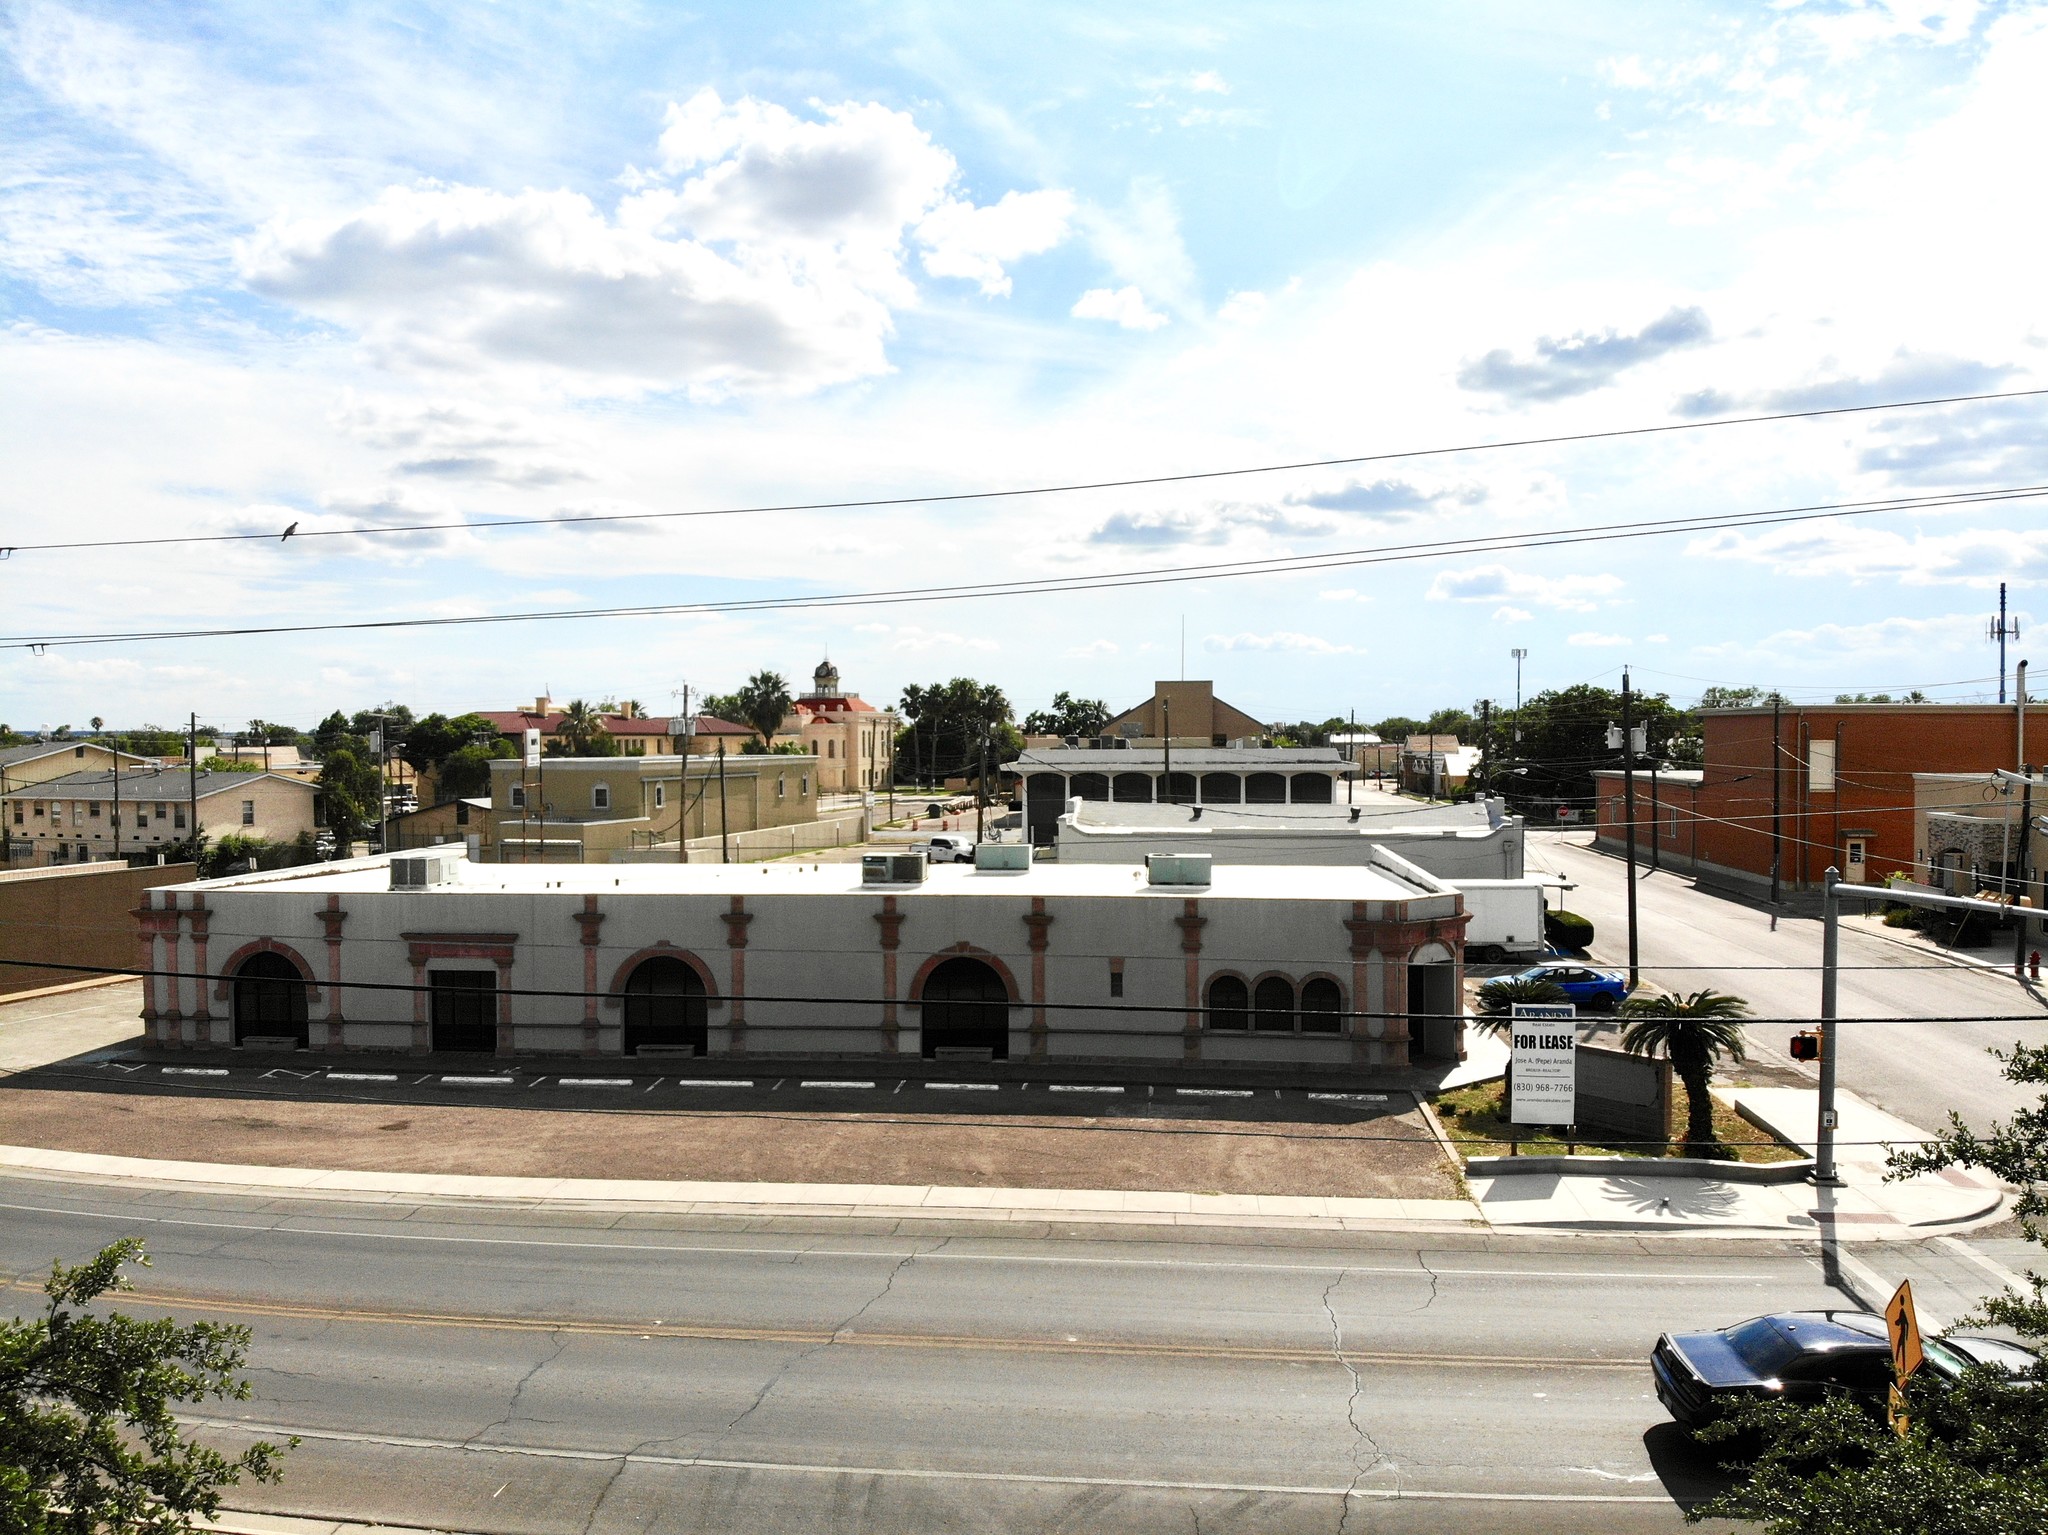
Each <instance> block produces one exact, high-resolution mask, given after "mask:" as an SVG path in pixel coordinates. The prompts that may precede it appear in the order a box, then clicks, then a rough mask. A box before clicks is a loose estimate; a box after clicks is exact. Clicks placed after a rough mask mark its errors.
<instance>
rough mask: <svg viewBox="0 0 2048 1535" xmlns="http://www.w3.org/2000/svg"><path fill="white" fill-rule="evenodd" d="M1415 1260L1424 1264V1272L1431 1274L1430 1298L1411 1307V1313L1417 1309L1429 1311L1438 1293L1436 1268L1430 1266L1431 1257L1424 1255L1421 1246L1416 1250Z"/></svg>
mask: <svg viewBox="0 0 2048 1535" xmlns="http://www.w3.org/2000/svg"><path fill="white" fill-rule="evenodd" d="M1415 1261H1416V1262H1417V1263H1418V1264H1420V1265H1421V1266H1422V1272H1423V1273H1425V1274H1427V1275H1428V1276H1429V1299H1428V1300H1426V1301H1424V1302H1423V1303H1422V1304H1421V1305H1419V1306H1415V1307H1411V1308H1410V1310H1411V1314H1412V1313H1413V1312H1415V1311H1427V1310H1428V1309H1429V1308H1430V1307H1431V1306H1434V1305H1435V1304H1436V1294H1437V1274H1436V1270H1435V1269H1433V1268H1431V1267H1430V1266H1429V1259H1428V1258H1426V1257H1425V1256H1423V1252H1422V1249H1421V1248H1419V1247H1418V1248H1417V1249H1416V1250H1415Z"/></svg>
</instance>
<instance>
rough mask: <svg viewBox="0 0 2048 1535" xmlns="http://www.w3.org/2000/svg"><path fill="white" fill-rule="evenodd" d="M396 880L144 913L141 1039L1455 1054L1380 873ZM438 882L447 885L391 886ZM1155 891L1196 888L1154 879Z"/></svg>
mask: <svg viewBox="0 0 2048 1535" xmlns="http://www.w3.org/2000/svg"><path fill="white" fill-rule="evenodd" d="M1013 851H1015V852H1021V851H1022V850H1021V849H1014V850H1013ZM443 854H446V855H448V856H447V857H446V860H445V862H443V861H442V860H441V856H440V855H443ZM990 856H1000V852H999V850H991V854H990ZM412 860H424V863H422V864H421V865H420V866H419V868H420V869H423V870H425V873H420V872H417V871H415V872H413V873H411V874H406V873H401V872H400V871H399V870H396V869H394V867H393V866H392V861H391V860H386V859H362V860H357V861H354V862H352V863H347V864H331V865H325V866H315V867H311V868H307V869H295V870H285V871H280V872H278V873H276V874H260V875H248V876H243V877H239V878H235V879H227V880H212V881H208V882H205V883H202V884H195V885H185V886H179V887H175V888H165V889H161V890H154V891H151V892H150V893H149V894H148V896H147V897H146V898H145V901H144V903H143V906H142V908H141V910H140V914H139V920H140V923H141V940H142V949H143V958H144V963H145V967H146V968H148V969H151V970H153V971H155V972H158V974H157V975H156V976H155V978H154V979H152V980H151V981H150V982H149V984H148V988H147V993H146V1003H145V1012H144V1018H145V1020H146V1023H147V1026H148V1030H149V1033H150V1036H151V1038H152V1039H153V1040H155V1041H156V1042H158V1043H160V1044H163V1045H167V1046H186V1047H192V1048H202V1049H232V1048H236V1047H238V1046H239V1047H248V1046H251V1045H252V1044H261V1045H265V1046H269V1047H280V1046H282V1047H292V1046H296V1047H298V1048H304V1049H312V1050H321V1051H343V1050H347V1051H376V1050H386V1051H393V1052H411V1053H426V1052H429V1051H448V1050H474V1051H487V1052H490V1053H492V1054H495V1055H498V1056H514V1055H521V1054H528V1053H548V1054H566V1055H573V1056H599V1057H602V1056H614V1057H615V1056H621V1055H627V1054H631V1055H643V1054H655V1053H677V1054H683V1055H691V1054H712V1055H720V1056H741V1057H770V1058H772V1057H774V1056H777V1055H784V1056H788V1055H835V1056H846V1057H855V1058H882V1057H898V1056H909V1057H916V1056H919V1055H925V1056H934V1055H950V1054H954V1053H971V1054H979V1055H980V1056H982V1057H983V1058H988V1057H991V1056H992V1057H995V1058H1007V1059H1038V1060H1066V1061H1084V1060H1101V1061H1124V1060H1157V1061H1173V1062H1188V1063H1199V1062H1213V1063H1217V1064H1219V1065H1223V1066H1229V1065H1232V1064H1239V1063H1294V1064H1316V1063H1323V1064H1328V1065H1330V1066H1332V1067H1339V1066H1341V1067H1347V1068H1358V1067H1381V1066H1384V1067H1389V1068H1400V1067H1404V1066H1406V1065H1407V1064H1408V1063H1409V1061H1410V1060H1411V1058H1419V1057H1421V1056H1425V1055H1427V1056H1434V1057H1451V1058H1454V1057H1456V1056H1457V1055H1458V1054H1459V1053H1461V1050H1462V1044H1463V1039H1462V1025H1461V1024H1460V1023H1459V1022H1458V1020H1457V1013H1458V999H1459V996H1460V990H1459V980H1460V969H1459V959H1458V956H1459V952H1460V935H1461V931H1462V929H1463V926H1464V923H1465V920H1466V919H1465V916H1464V913H1463V910H1462V906H1461V902H1460V899H1459V897H1458V895H1457V893H1456V891H1455V890H1452V889H1451V888H1449V887H1448V886H1446V885H1444V884H1442V883H1441V882H1439V881H1437V880H1435V879H1433V878H1432V877H1431V876H1430V875H1428V874H1427V873H1425V872H1424V871H1422V870H1421V869H1418V868H1415V867H1414V866H1413V865H1409V864H1405V863H1403V862H1402V861H1401V860H1399V859H1397V858H1392V857H1390V856H1388V857H1382V858H1381V859H1380V860H1378V861H1377V862H1376V863H1374V864H1373V865H1371V866H1367V867H1346V868H1298V867H1289V868H1247V867H1216V868H1213V869H1211V868H1209V867H1208V866H1207V864H1206V861H1204V860H1199V859H1191V860H1184V861H1175V862H1156V863H1155V866H1154V868H1153V869H1151V870H1148V869H1146V868H1144V867H1138V868H1132V867H1125V866H1105V865H1092V866H1072V865H1059V864H1046V863H1040V864H1036V865H1030V866H1025V867H1019V868H1016V869H1009V870H997V869H986V868H966V867H957V866H956V867H945V866H941V867H932V868H930V869H928V870H925V869H924V866H923V865H922V864H921V863H920V862H919V861H918V860H917V859H916V858H915V856H913V857H911V858H910V859H908V860H905V861H903V862H901V863H892V864H891V866H890V867H889V868H887V869H878V870H874V871H864V870H863V868H862V866H861V865H858V864H847V863H827V864H817V865H806V864H794V863H776V864H769V865H706V864H691V865H666V864H664V865H648V864H641V865H620V864H607V865H563V866H546V865H533V866H521V865H516V864H484V865H477V864H471V863H469V862H467V860H465V859H463V858H461V857H460V849H459V848H450V849H434V850H430V852H429V853H424V854H406V855H400V857H399V859H398V860H397V863H398V864H399V865H401V866H403V867H404V868H406V869H412V868H413V867H414V866H413V864H412V862H411V861H412ZM437 870H439V871H443V872H445V875H446V882H445V883H438V884H433V883H430V884H426V885H424V886H423V887H415V888H395V881H399V880H402V879H407V878H413V879H418V878H427V877H439V876H438V874H436V871H437ZM913 871H921V872H922V873H923V874H924V876H925V877H923V878H921V879H916V878H907V879H905V880H904V881H903V882H902V883H871V882H869V879H870V877H871V875H872V874H877V873H900V874H904V875H909V874H911V873H912V872H913ZM1177 878H1180V879H1189V880H1194V881H1198V882H1181V883H1169V882H1160V881H1169V880H1174V879H1177ZM176 972H184V973H188V974H192V975H196V976H202V977H204V978H205V979H203V980H199V981H195V980H188V979H176V978H174V973H176ZM387 987H388V988H392V989H379V988H387ZM1424 1015H1434V1016H1430V1017H1429V1018H1428V1021H1426V1022H1425V1021H1423V1019H1424ZM1411 1018H1412V1019H1414V1020H1415V1025H1414V1027H1413V1028H1411Z"/></svg>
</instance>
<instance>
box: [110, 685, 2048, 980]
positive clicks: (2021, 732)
mask: <svg viewBox="0 0 2048 1535" xmlns="http://www.w3.org/2000/svg"><path fill="white" fill-rule="evenodd" d="M2012 693H2013V702H2014V704H2015V705H2016V706H2017V707H2016V708H2015V710H2014V713H2015V714H2017V715H2018V717H2019V718H2018V726H2017V733H2018V737H2019V757H2020V777H2022V778H2023V779H2025V780H2026V782H2025V783H2023V784H2022V785H2021V786H2020V850H2019V860H2018V869H2017V872H2018V874H2019V889H2017V890H2016V891H2014V892H2013V899H2012V973H2013V974H2014V975H2018V976H2024V975H2025V974H2026V973H2027V912H2026V908H2025V907H2024V906H2022V905H2021V904H2020V903H2021V902H2022V901H2024V900H2025V899H2026V897H2027V847H2028V844H2029V843H2031V842H2032V841H2033V840H2034V773H2033V769H2031V768H2029V767H2028V766H2027V762H2026V757H2027V663H2026V662H2024V661H2022V662H2020V665H2019V671H2018V673H2017V674H2016V675H2015V676H2014V678H2013V690H2012ZM114 765H115V767H116V768H118V767H119V766H120V759H119V758H118V757H117V758H115V760H114Z"/></svg>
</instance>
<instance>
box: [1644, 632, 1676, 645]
mask: <svg viewBox="0 0 2048 1535" xmlns="http://www.w3.org/2000/svg"><path fill="white" fill-rule="evenodd" d="M1643 643H1644V644H1646V645H1669V644H1670V643H1671V636H1670V635H1668V634H1646V635H1644V636H1643Z"/></svg>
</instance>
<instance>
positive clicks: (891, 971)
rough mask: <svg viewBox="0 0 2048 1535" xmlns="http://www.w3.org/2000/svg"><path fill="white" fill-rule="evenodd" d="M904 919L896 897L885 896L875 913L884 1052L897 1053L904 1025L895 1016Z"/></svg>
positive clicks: (887, 1053)
mask: <svg viewBox="0 0 2048 1535" xmlns="http://www.w3.org/2000/svg"><path fill="white" fill-rule="evenodd" d="M903 916H904V914H903V913H902V912H900V911H898V910H897V909H896V897H894V896H893V895H885V896H883V897H882V909H881V910H880V911H878V912H876V913H875V923H876V925H877V926H878V927H879V928H880V929H881V945H882V1053H883V1054H884V1055H894V1054H895V1053H896V1039H897V1035H898V1034H900V1033H901V1032H902V1027H903V1026H902V1024H901V1023H900V1022H899V1021H898V1020H897V1017H896V951H897V949H898V948H900V947H901V946H902V944H903Z"/></svg>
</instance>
